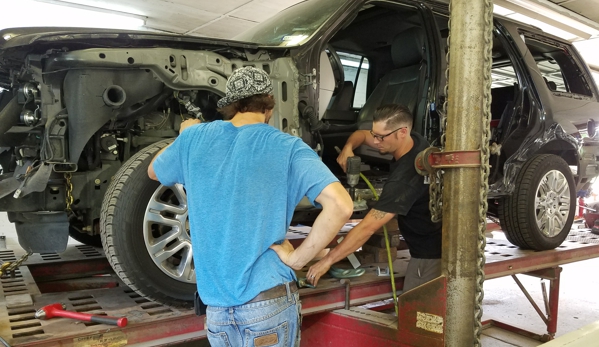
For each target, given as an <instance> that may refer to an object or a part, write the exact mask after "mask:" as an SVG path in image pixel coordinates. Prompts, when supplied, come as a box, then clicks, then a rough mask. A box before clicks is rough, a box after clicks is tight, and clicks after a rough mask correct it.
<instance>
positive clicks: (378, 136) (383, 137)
mask: <svg viewBox="0 0 599 347" xmlns="http://www.w3.org/2000/svg"><path fill="white" fill-rule="evenodd" d="M403 128H407V127H400V128H397V129H395V130H393V131H392V132H390V133H388V134H387V135H378V134H375V133H374V132H373V131H372V130H370V135H372V137H374V138H375V139H377V140H379V141H381V142H382V141H383V140H384V139H385V137H387V136H389V135H391V134H393V133H394V132H397V131H399V130H401V129H403Z"/></svg>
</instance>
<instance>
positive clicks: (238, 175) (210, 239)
mask: <svg viewBox="0 0 599 347" xmlns="http://www.w3.org/2000/svg"><path fill="white" fill-rule="evenodd" d="M272 91H273V88H272V82H271V80H270V77H269V76H268V74H267V73H266V72H264V71H263V70H260V69H257V68H254V67H244V68H240V69H237V70H235V71H234V72H233V74H232V75H231V76H230V77H229V80H228V81H227V84H226V96H225V97H223V98H222V99H221V100H219V102H218V106H219V108H220V109H219V111H220V112H221V113H222V114H223V115H224V116H225V119H230V120H229V121H214V122H211V123H204V124H197V123H200V122H199V121H197V120H188V121H185V122H183V123H182V124H181V130H180V135H179V137H178V138H177V139H176V140H175V141H174V142H173V143H172V144H171V145H170V146H168V147H166V148H165V149H163V150H162V151H161V152H159V153H158V154H157V155H156V157H155V158H154V160H153V161H152V163H151V164H150V166H149V168H148V174H149V176H150V178H152V179H156V180H159V181H160V183H162V184H163V185H166V186H171V185H174V184H176V183H181V184H183V185H184V186H185V189H186V191H187V199H188V208H189V225H190V230H191V241H192V247H193V256H194V264H195V271H196V279H197V287H198V294H199V296H200V298H201V300H202V301H203V302H204V303H205V304H206V305H208V308H207V310H206V318H207V320H206V325H207V328H208V332H207V333H208V338H209V340H210V343H211V345H212V346H225V345H226V346H242V345H244V343H247V342H252V345H254V344H255V345H259V344H262V345H268V346H295V345H296V344H297V345H298V346H299V344H298V343H299V342H298V341H299V329H300V327H299V324H300V320H299V317H300V305H299V296H298V293H297V286H296V283H295V280H296V276H295V272H294V271H293V270H299V269H301V268H302V267H304V265H306V263H308V262H309V261H310V260H312V259H313V258H314V257H315V256H316V255H317V253H319V252H320V251H321V250H322V249H323V248H324V247H326V245H327V244H328V243H329V242H330V241H331V240H332V239H333V237H334V236H335V235H336V234H337V232H338V231H339V229H340V228H341V227H342V226H343V224H344V223H345V222H346V221H347V220H348V218H349V217H350V215H351V213H352V208H353V205H352V202H351V198H350V197H349V194H348V193H347V192H346V190H345V189H344V188H343V186H342V185H341V184H340V183H339V182H338V180H337V179H336V178H335V176H333V174H332V173H331V172H330V171H329V169H328V168H327V167H326V166H325V165H324V164H323V163H322V162H321V161H320V159H319V158H318V156H317V155H316V153H315V152H314V151H313V150H312V149H311V148H310V147H309V146H307V145H306V144H305V143H304V142H303V141H302V140H301V139H300V138H297V137H293V136H291V135H288V134H285V133H282V132H281V131H279V130H277V129H275V128H273V127H271V126H269V125H268V124H266V123H268V121H269V119H270V117H271V116H272V112H273V109H274V105H275V103H274V99H273V97H272ZM304 196H306V197H307V198H308V199H309V200H310V201H311V202H312V203H313V204H316V203H317V204H320V205H322V208H323V209H322V212H321V213H320V215H319V216H318V217H317V219H316V221H315V222H314V225H313V227H312V231H311V232H310V234H309V235H308V237H307V238H306V239H305V241H304V242H303V243H302V244H301V245H300V246H299V247H298V248H297V249H295V250H294V249H293V247H292V246H291V244H290V243H289V242H288V241H284V239H285V235H286V233H287V229H288V227H289V224H290V223H291V217H292V215H293V212H294V209H295V206H296V205H297V204H298V203H299V201H300V200H301V199H302V198H303V197H304Z"/></svg>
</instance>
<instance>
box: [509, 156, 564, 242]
mask: <svg viewBox="0 0 599 347" xmlns="http://www.w3.org/2000/svg"><path fill="white" fill-rule="evenodd" d="M575 208H576V191H575V186H574V178H573V176H572V172H571V171H570V167H569V166H568V164H567V163H566V162H565V161H564V160H563V159H562V158H560V157H558V156H556V155H552V154H541V155H536V156H534V157H533V158H531V159H530V160H529V161H528V162H526V163H525V164H524V166H523V167H522V169H521V170H520V173H519V174H518V177H517V178H516V188H515V190H514V192H513V193H512V195H511V196H508V197H505V198H503V199H502V201H501V202H500V205H499V219H500V221H501V226H502V227H503V231H504V232H505V235H506V237H507V239H508V241H510V242H511V243H513V244H514V245H516V246H519V247H521V248H525V249H534V250H538V251H542V250H548V249H554V248H556V247H558V246H559V245H561V244H562V242H563V241H564V240H565V239H566V237H567V236H568V233H569V232H570V228H571V227H572V222H573V221H574V214H575ZM548 216H550V217H552V218H547V217H548Z"/></svg>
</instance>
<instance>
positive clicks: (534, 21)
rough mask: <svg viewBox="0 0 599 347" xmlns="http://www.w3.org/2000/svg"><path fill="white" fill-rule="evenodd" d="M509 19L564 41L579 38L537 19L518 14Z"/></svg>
mask: <svg viewBox="0 0 599 347" xmlns="http://www.w3.org/2000/svg"><path fill="white" fill-rule="evenodd" d="M509 18H512V19H514V20H517V21H519V22H522V23H526V24H528V25H532V26H535V27H537V28H540V29H541V30H543V31H544V32H546V33H549V34H551V35H555V36H557V37H561V38H562V39H565V40H569V41H573V40H576V39H578V38H579V37H578V36H576V35H574V34H572V33H571V32H569V31H566V30H562V29H559V28H556V27H554V26H553V25H549V24H547V23H545V22H542V21H540V20H538V19H534V18H530V17H528V16H525V15H523V14H520V13H514V14H513V15H510V16H509Z"/></svg>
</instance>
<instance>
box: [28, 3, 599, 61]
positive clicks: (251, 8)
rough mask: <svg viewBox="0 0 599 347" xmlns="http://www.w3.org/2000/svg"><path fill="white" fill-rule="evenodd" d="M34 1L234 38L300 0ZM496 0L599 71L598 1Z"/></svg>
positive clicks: (500, 9)
mask: <svg viewBox="0 0 599 347" xmlns="http://www.w3.org/2000/svg"><path fill="white" fill-rule="evenodd" d="M34 1H37V2H43V3H50V4H54V5H64V6H68V7H75V8H81V9H88V10H95V11H101V12H102V11H103V12H108V13H114V14H122V15H125V16H132V17H136V18H139V19H142V20H143V22H144V23H145V24H144V27H145V28H147V29H151V30H158V31H165V32H170V33H177V34H187V35H199V36H211V37H221V38H232V37H234V36H235V35H237V34H238V33H241V32H243V31H245V30H247V29H249V28H251V27H252V26H254V25H256V24H257V23H260V22H261V21H264V20H265V19H267V18H269V17H270V16H272V15H274V14H276V13H277V12H279V11H281V10H283V9H285V8H287V7H289V6H292V5H294V4H296V3H298V2H301V1H302V0H128V1H123V0H34ZM446 2H447V1H446ZM494 4H495V13H496V14H500V15H504V16H507V17H512V18H514V19H516V20H520V21H525V22H527V23H532V24H533V25H537V26H539V27H541V29H543V30H545V31H547V32H551V31H554V32H551V33H553V34H557V36H561V37H563V38H565V39H568V40H570V41H574V42H577V43H576V45H577V47H578V49H579V50H580V51H581V52H582V53H583V55H584V56H585V59H587V61H588V63H589V65H590V66H591V67H592V68H593V70H595V71H599V54H598V53H599V0H495V1H494ZM585 51H589V52H585ZM590 51H593V52H590ZM589 57H590V58H591V59H590V60H589ZM595 60H596V61H595Z"/></svg>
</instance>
